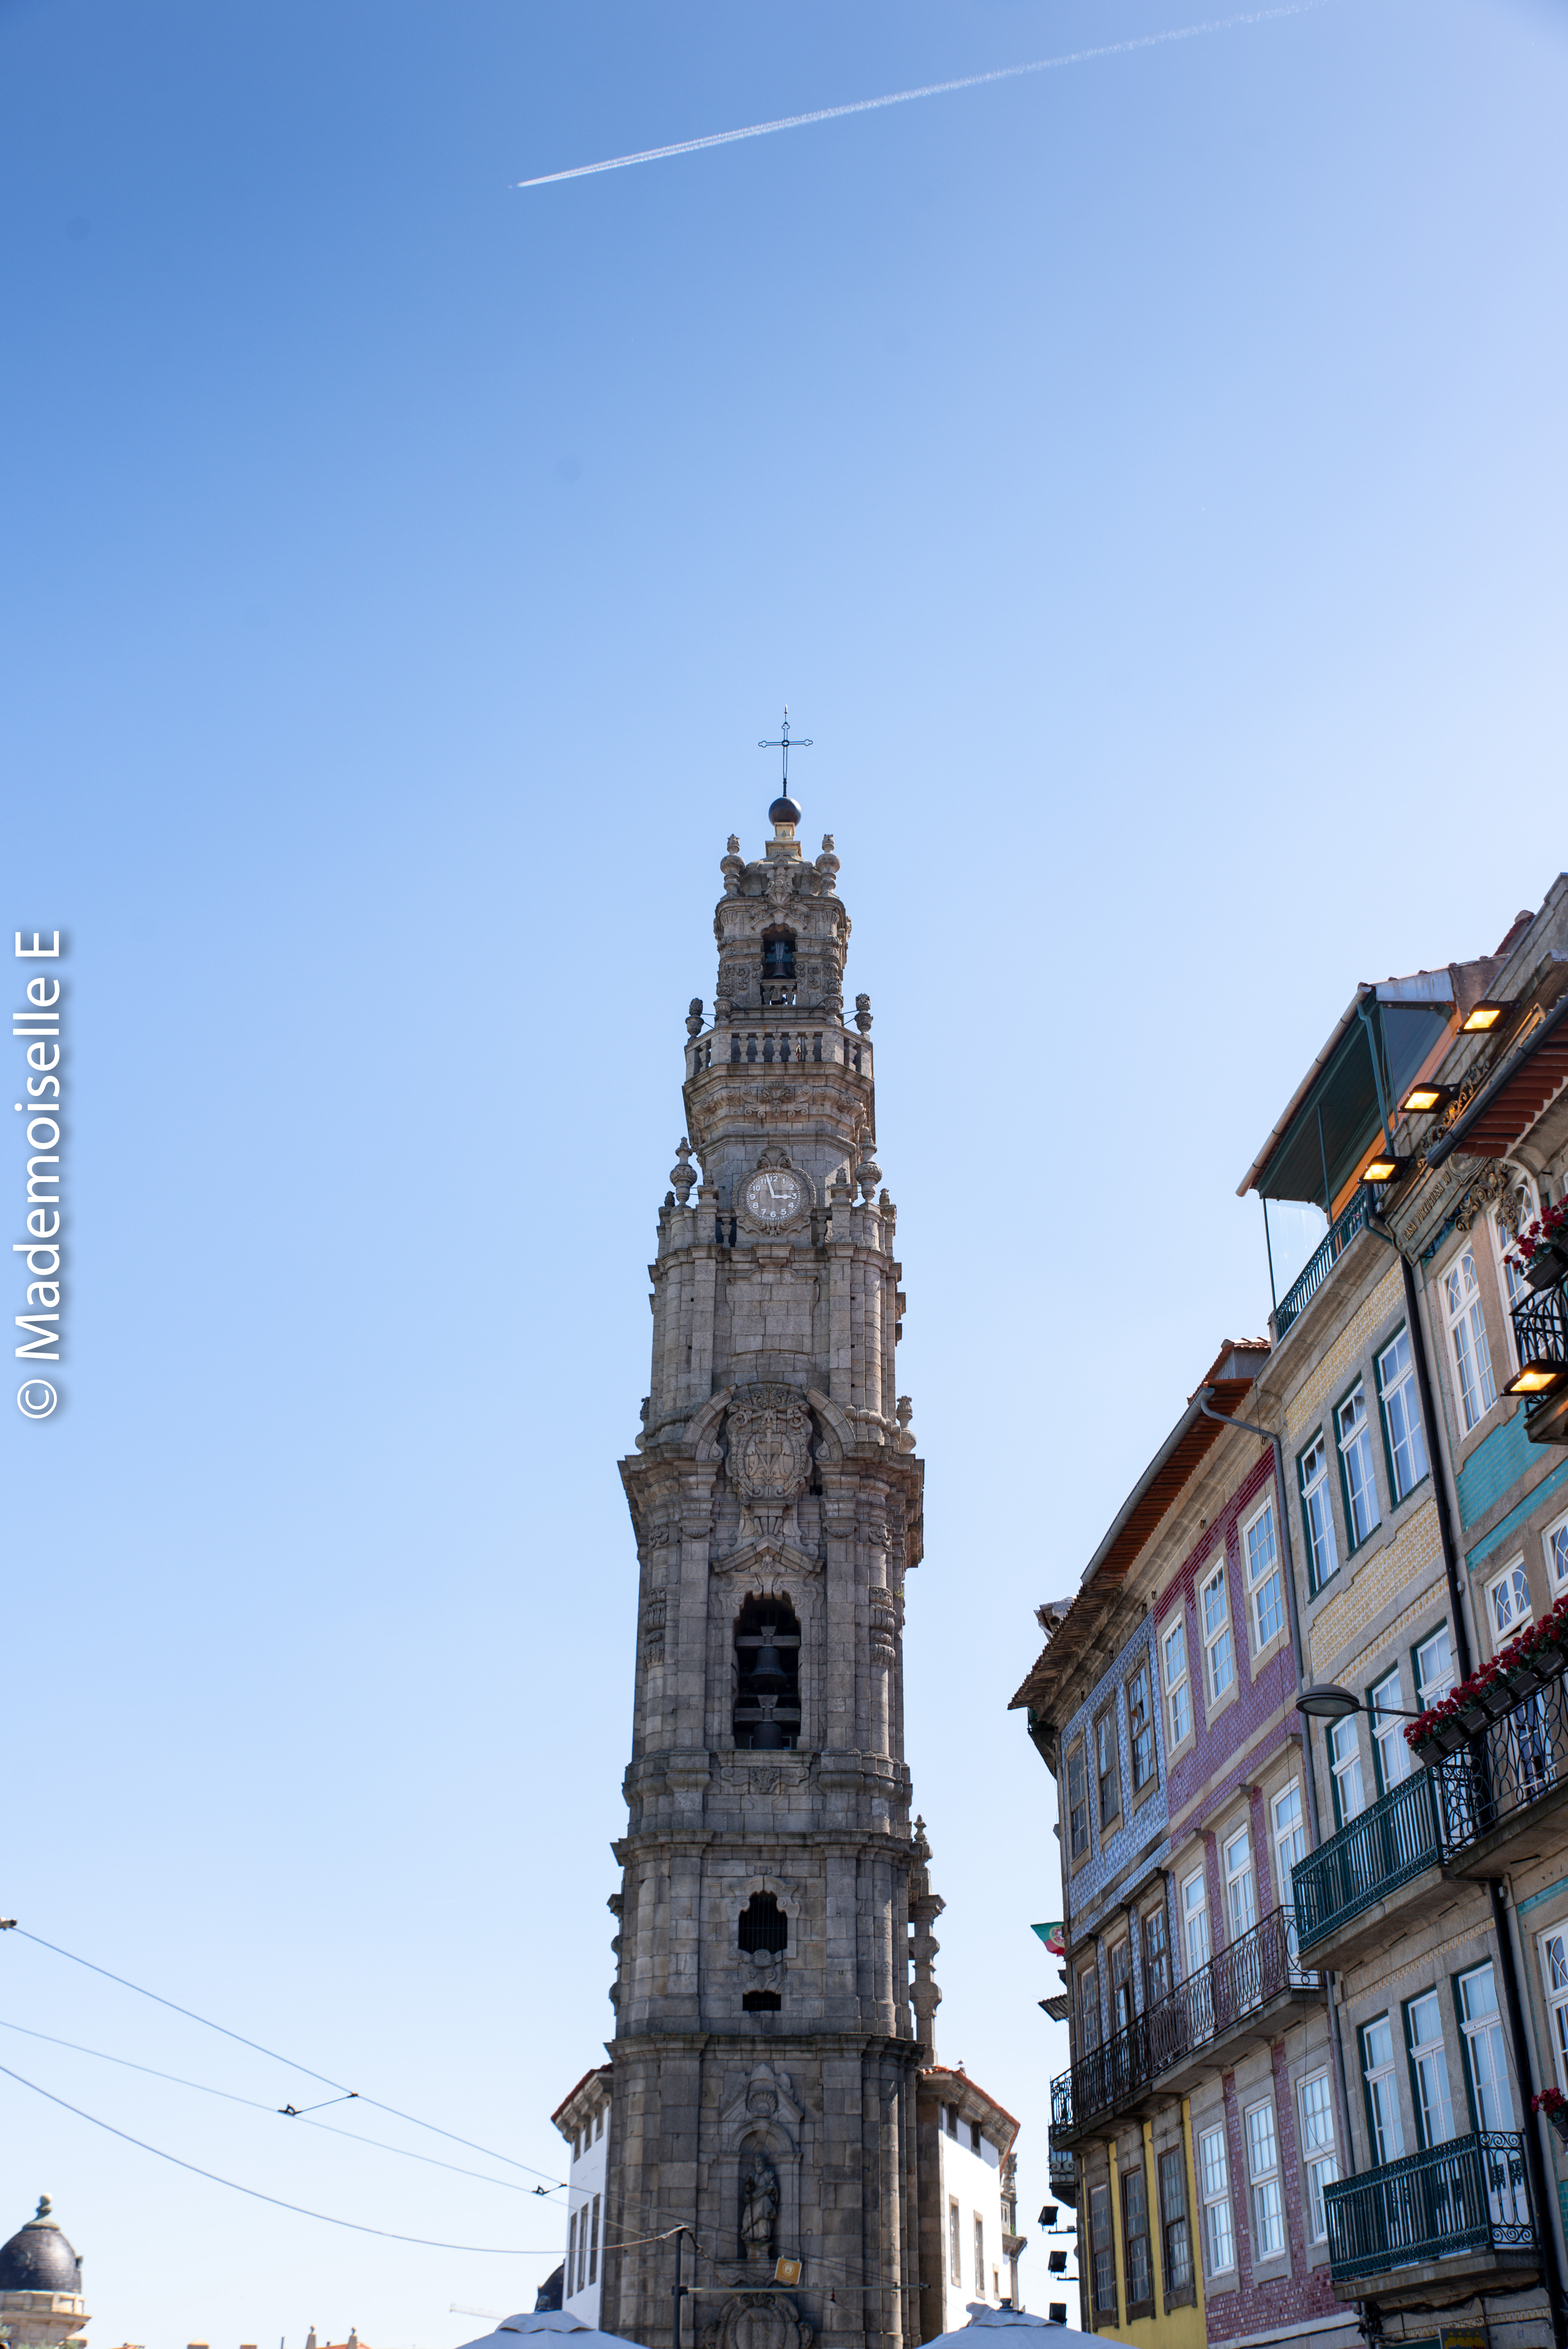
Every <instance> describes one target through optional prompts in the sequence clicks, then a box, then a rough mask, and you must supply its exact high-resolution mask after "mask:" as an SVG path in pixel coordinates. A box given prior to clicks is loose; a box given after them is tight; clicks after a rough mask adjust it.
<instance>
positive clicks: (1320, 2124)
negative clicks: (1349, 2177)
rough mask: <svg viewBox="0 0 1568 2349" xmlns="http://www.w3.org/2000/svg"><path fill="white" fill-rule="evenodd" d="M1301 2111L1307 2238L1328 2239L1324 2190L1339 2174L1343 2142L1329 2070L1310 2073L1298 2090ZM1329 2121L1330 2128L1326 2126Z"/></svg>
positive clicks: (1312, 2239) (1310, 2240)
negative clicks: (1339, 2131)
mask: <svg viewBox="0 0 1568 2349" xmlns="http://www.w3.org/2000/svg"><path fill="white" fill-rule="evenodd" d="M1296 2104H1297V2106H1298V2108H1299V2112H1300V2116H1301V2117H1300V2128H1301V2136H1300V2139H1299V2142H1300V2146H1301V2158H1302V2167H1303V2169H1304V2170H1305V2180H1306V2226H1307V2240H1308V2241H1309V2242H1314V2243H1326V2241H1327V2240H1328V2212H1327V2210H1326V2207H1325V2205H1324V2199H1323V2189H1324V2188H1325V2187H1326V2186H1332V2185H1333V2184H1334V2182H1335V2180H1336V2178H1338V2176H1339V2144H1338V2137H1337V2134H1336V2128H1335V2121H1334V2084H1333V2082H1332V2081H1331V2080H1330V2078H1329V2076H1328V2074H1327V2073H1326V2072H1310V2073H1308V2075H1307V2076H1306V2077H1305V2079H1304V2080H1303V2081H1302V2083H1301V2085H1300V2087H1299V2088H1298V2090H1297V2092H1296ZM1325 2125H1326V2126H1325Z"/></svg>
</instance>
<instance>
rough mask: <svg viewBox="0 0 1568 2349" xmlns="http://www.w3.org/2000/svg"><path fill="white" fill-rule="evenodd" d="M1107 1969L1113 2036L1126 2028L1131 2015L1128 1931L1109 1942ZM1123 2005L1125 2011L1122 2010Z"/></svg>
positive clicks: (1130, 1965) (1130, 1941)
mask: <svg viewBox="0 0 1568 2349" xmlns="http://www.w3.org/2000/svg"><path fill="white" fill-rule="evenodd" d="M1118 1961H1120V1969H1121V1973H1120V1980H1118V1978H1117V1966H1118ZM1109 1974H1110V2029H1111V2035H1112V2037H1113V2038H1114V2036H1115V2035H1116V2033H1118V2032H1119V2031H1125V2030H1126V2029H1127V2027H1128V2025H1129V2024H1130V2023H1131V2021H1132V2016H1133V2002H1132V1936H1131V1935H1130V1933H1123V1935H1122V1937H1121V1939H1120V1940H1119V1941H1113V1942H1112V1943H1111V1945H1110V1949H1109ZM1124 2005H1125V2008H1126V2012H1125V2013H1123V2011H1122V2009H1123V2006H1124Z"/></svg>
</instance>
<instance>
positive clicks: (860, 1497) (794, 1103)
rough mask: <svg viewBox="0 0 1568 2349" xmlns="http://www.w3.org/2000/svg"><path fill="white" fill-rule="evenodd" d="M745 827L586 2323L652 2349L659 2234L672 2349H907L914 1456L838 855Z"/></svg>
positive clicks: (692, 1051) (678, 1304)
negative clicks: (850, 999) (678, 2338)
mask: <svg viewBox="0 0 1568 2349" xmlns="http://www.w3.org/2000/svg"><path fill="white" fill-rule="evenodd" d="M769 820H770V822H771V824H772V831H773V836H772V838H771V839H770V840H769V841H768V842H767V843H766V845H765V847H764V850H763V854H761V855H760V856H759V857H758V858H756V859H755V860H753V861H750V862H748V860H747V859H746V858H744V857H743V856H742V855H741V854H740V843H739V842H738V840H737V839H735V838H733V837H732V838H731V840H730V843H729V850H728V854H727V855H726V856H725V857H724V858H723V860H722V862H721V865H720V870H721V871H722V873H723V874H724V895H723V896H722V897H721V898H720V900H719V903H718V906H717V912H716V914H715V917H714V929H715V933H716V935H717V940H718V985H717V1000H716V1003H715V1007H714V1018H713V1021H712V1024H711V1026H709V1025H707V1024H705V1022H704V1019H703V1007H702V1003H701V1001H700V999H698V1000H697V1001H695V1002H694V1003H693V1004H692V1007H691V1012H690V1016H689V1018H688V1019H687V1021H686V1030H687V1037H688V1041H687V1043H686V1084H685V1099H686V1133H687V1134H688V1135H689V1136H690V1141H689V1143H687V1142H686V1141H685V1140H683V1141H682V1142H681V1143H679V1145H678V1146H677V1151H676V1158H677V1162H678V1163H677V1164H676V1166H675V1167H674V1168H673V1169H672V1171H671V1175H670V1180H671V1182H672V1184H673V1185H674V1186H675V1187H674V1189H673V1190H672V1191H671V1192H670V1194H669V1195H668V1196H667V1197H666V1199H665V1204H664V1206H663V1208H662V1209H661V1210H660V1213H659V1237H658V1257H657V1261H656V1263H655V1264H654V1265H653V1266H652V1267H651V1268H650V1270H651V1274H652V1278H653V1283H654V1294H653V1299H652V1302H653V1311H654V1345H653V1376H652V1381H651V1391H650V1392H649V1395H648V1397H647V1400H646V1402H645V1403H644V1406H643V1432H642V1433H641V1434H640V1435H639V1436H638V1437H637V1439H636V1450H635V1453H634V1454H633V1455H632V1456H631V1457H630V1458H628V1459H626V1460H624V1461H623V1462H622V1464H621V1473H622V1476H623V1479H624V1484H625V1488H626V1497H627V1499H628V1501H629V1503H630V1505H631V1511H632V1521H633V1524H634V1526H635V1529H636V1538H637V1554H638V1557H639V1560H640V1562H641V1569H642V1572H641V1588H640V1595H639V1600H638V1623H637V1667H636V1696H635V1709H634V1723H633V1742H632V1761H631V1766H630V1768H629V1769H628V1771H627V1773H626V1779H625V1796H626V1801H627V1805H628V1806H629V1809H630V1813H631V1817H630V1821H629V1824H628V1827H627V1831H626V1836H625V1839H624V1842H622V1843H619V1844H617V1845H616V1847H615V1856H616V1858H617V1859H618V1860H619V1862H620V1863H621V1867H622V1869H623V1878H622V1889H621V1891H620V1892H619V1893H618V1894H617V1895H616V1896H615V1897H614V1899H613V1900H612V1901H611V1904H610V1905H611V1907H612V1909H614V1910H615V1911H616V1913H617V1915H618V1916H619V1919H620V1934H619V1938H618V1940H617V1942H616V1945H615V1946H616V1950H617V1952H618V1958H619V1970H618V1976H617V1980H616V1983H615V1987H614V1991H613V1992H612V1993H611V1995H612V1997H613V1999H614V2004H615V2036H614V2041H613V2042H612V2043H611V2045H610V2053H611V2055H612V2058H613V2064H614V2070H613V2083H614V2087H613V2094H614V2124H613V2128H612V2142H611V2148H610V2168H609V2177H608V2179H607V2183H606V2197H605V2202H606V2207H605V2222H606V2223H605V2236H604V2240H605V2249H604V2287H603V2306H602V2313H601V2317H600V2322H601V2323H602V2324H603V2326H604V2327H605V2329H606V2330H609V2331H613V2332H616V2333H623V2334H624V2335H626V2336H628V2337H629V2338H630V2339H632V2340H634V2341H638V2342H643V2343H647V2344H654V2349H666V2345H667V2344H669V2343H670V2341H671V2309H672V2302H671V2297H670V2292H671V2286H672V2283H673V2282H674V2251H673V2246H672V2244H671V2243H670V2242H668V2241H664V2242H655V2241H650V2240H646V2239H648V2238H651V2237H656V2236H659V2235H661V2234H663V2233H665V2230H668V2229H670V2228H673V2227H675V2226H676V2225H677V2224H678V2223H681V2222H684V2223H685V2224H686V2226H688V2227H689V2228H690V2229H691V2230H692V2232H693V2234H694V2235H695V2237H696V2255H695V2257H694V2255H693V2252H692V2250H691V2248H690V2246H687V2248H686V2252H685V2261H686V2264H685V2278H686V2282H687V2283H695V2284H696V2286H697V2287H698V2288H699V2290H698V2295H697V2296H696V2298H694V2299H692V2300H691V2301H689V2302H686V2317H685V2320H684V2323H685V2331H684V2336H683V2337H684V2340H685V2342H686V2344H693V2349H808V2344H811V2343H813V2342H814V2341H815V2342H820V2349H834V2344H841V2349H859V2344H861V2343H862V2342H864V2343H868V2344H872V2343H874V2344H879V2349H880V2344H888V2349H893V2344H897V2349H903V2344H913V2343H916V2342H918V2341H919V2340H920V2339H921V2337H922V2328H921V2322H920V2293H919V2289H918V2285H919V2278H918V2273H917V2256H918V2244H917V2226H916V2199H917V2189H916V2175H915V2075H916V2071H917V2069H918V2067H919V2065H920V2064H921V2063H922V2062H926V2063H929V2062H930V2060H931V2054H930V2036H931V2016H932V2012H933V2010H934V2006H935V2003H936V1999H937V1996H938V1992H937V1991H936V1988H935V1985H934V1982H933V1980H932V1978H931V1954H932V1951H934V1948H935V1943H934V1940H932V1938H931V1933H930V1922H931V1918H932V1917H933V1915H934V1913H935V1912H936V1910H937V1909H940V1907H941V1903H940V1902H939V1901H935V1900H934V1899H932V1897H931V1895H930V1891H929V1887H928V1885H927V1883H926V1880H925V1875H924V1861H925V1857H926V1854H925V1850H924V1845H923V1838H920V1839H918V1840H917V1839H916V1838H915V1837H914V1836H913V1835H912V1830H911V1825H910V1780H909V1773H908V1770H907V1769H906V1768H905V1766H904V1760H903V1664H902V1634H903V1587H904V1577H905V1575H906V1573H907V1572H908V1570H909V1568H911V1567H913V1566H915V1565H917V1564H918V1563H919V1560H920V1556H921V1547H922V1534H921V1484H922V1475H923V1468H922V1464H921V1462H920V1461H919V1460H917V1459H916V1458H915V1456H914V1438H913V1435H912V1434H911V1433H909V1420H910V1405H909V1402H908V1400H907V1398H904V1397H901V1396H898V1395H897V1394H896V1393H895V1389H896V1384H897V1381H896V1377H895V1373H894V1367H893V1353H894V1346H895V1344H896V1341H897V1339H898V1335H899V1321H900V1317H901V1315H902V1313H903V1293H902V1291H901V1289H900V1287H899V1280H900V1268H899V1266H898V1264H897V1262H896V1261H895V1259H894V1256H893V1234H894V1229H895V1224H896V1216H895V1211H894V1209H893V1207H892V1203H891V1201H890V1200H889V1197H888V1195H887V1193H886V1192H885V1191H882V1192H881V1193H880V1195H879V1193H878V1188H877V1186H878V1185H879V1183H880V1182H881V1179H882V1174H881V1169H880V1168H879V1167H878V1166H877V1164H875V1161H874V1159H873V1156H872V1151H873V1147H874V1143H875V1136H876V1109H875V1093H874V1090H873V1086H872V1047H871V1040H870V1032H869V1031H870V1029H871V1024H872V1016H871V1008H870V999H869V997H867V996H865V995H859V996H857V997H856V998H855V1012H854V1015H853V1019H852V1023H848V1024H847V1023H846V1022H845V1019H844V1017H843V1000H844V998H843V974H844V956H845V951H846V949H847V947H848V945H849V936H850V919H849V916H848V915H847V914H846V913H845V911H844V908H843V905H842V904H841V901H840V899H839V896H838V894H837V874H838V870H839V860H838V858H837V856H835V855H834V854H833V843H832V840H831V838H828V839H826V840H825V841H824V842H823V843H822V853H821V854H820V856H818V857H817V858H816V859H815V860H814V861H813V862H810V863H809V862H807V860H806V859H805V857H804V856H803V854H802V853H801V850H800V847H799V843H797V840H796V837H795V834H796V829H797V826H798V825H799V821H800V811H799V806H798V805H797V804H796V802H794V801H793V800H792V799H788V798H785V799H779V800H776V801H775V802H774V803H773V805H772V807H771V808H770V809H769ZM694 1156H695V1157H696V1159H697V1160H698V1161H699V1162H700V1165H701V1174H700V1176H699V1174H698V1173H697V1171H696V1168H695V1167H694V1166H693V1165H692V1164H689V1163H688V1162H689V1161H690V1160H691V1159H692V1158H693V1157H694ZM912 1930H913V1940H912ZM912 1966H913V1969H914V1973H913V1981H912V1977H911V1969H912ZM780 2260H783V2261H799V2262H800V2263H801V2265H800V2269H799V2282H798V2284H796V2283H794V2282H792V2280H791V2279H790V2276H789V2271H788V2270H786V2271H785V2274H784V2277H783V2280H782V2281H783V2282H784V2284H785V2285H786V2286H788V2288H787V2289H780V2284H779V2281H776V2273H775V2271H776V2264H777V2262H778V2261H780ZM764 2287H767V2288H768V2290H767V2291H766V2292H764V2289H763V2288H764Z"/></svg>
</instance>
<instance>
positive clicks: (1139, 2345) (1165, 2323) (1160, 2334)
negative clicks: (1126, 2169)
mask: <svg viewBox="0 0 1568 2349" xmlns="http://www.w3.org/2000/svg"><path fill="white" fill-rule="evenodd" d="M1181 2152H1182V2156H1183V2158H1184V2159H1185V2161H1186V2164H1187V2241H1188V2246H1189V2250H1190V2251H1191V2260H1192V2275H1193V2280H1194V2282H1195V2283H1196V2284H1197V2288H1198V2297H1197V2301H1196V2302H1195V2303H1194V2304H1192V2305H1191V2306H1189V2307H1185V2308H1173V2309H1172V2310H1171V2313H1170V2315H1169V2316H1166V2315H1163V2314H1161V2311H1162V2310H1163V2308H1164V2306H1165V2230H1164V2228H1163V2227H1162V2226H1161V2223H1160V2193H1159V2180H1158V2178H1157V2177H1156V2175H1155V2169H1154V2142H1153V2131H1152V2129H1151V2128H1150V2124H1149V2123H1148V2122H1147V2121H1145V2122H1144V2124H1143V2190H1144V2193H1145V2195H1146V2196H1147V2198H1148V2202H1149V2236H1150V2248H1151V2250H1152V2251H1153V2254H1154V2308H1155V2313H1154V2314H1153V2315H1152V2316H1140V2318H1139V2320H1138V2322H1137V2323H1136V2324H1099V2325H1097V2326H1096V2327H1095V2330H1096V2332H1098V2333H1104V2334H1105V2335H1106V2337H1107V2339H1108V2340H1111V2341H1128V2342H1130V2343H1132V2344H1134V2349H1205V2343H1206V2340H1207V2333H1206V2332H1205V2328H1204V2323H1203V2261H1202V2248H1201V2246H1200V2244H1199V2241H1198V2180H1197V2176H1196V2174H1195V2172H1194V2170H1193V2168H1192V2127H1191V2113H1190V2111H1189V2108H1188V2104H1187V2099H1186V2097H1185V2096H1183V2097H1182V2099H1181ZM1086 2207H1087V2206H1086ZM1111 2212H1112V2217H1111V2228H1110V2240H1111V2244H1112V2247H1113V2250H1114V2253H1115V2258H1116V2304H1117V2306H1118V2308H1125V2307H1126V2306H1127V2276H1126V2273H1125V2271H1124V2270H1123V2265H1122V2261H1123V2256H1124V2254H1123V2246H1122V2240H1121V2180H1120V2178H1114V2179H1113V2180H1112V2185H1111ZM1093 2258H1094V2253H1093V2251H1092V2249H1091V2250H1090V2252H1089V2260H1090V2263H1091V2264H1090V2271H1089V2272H1090V2277H1091V2279H1092V2274H1093V2267H1092V2262H1093ZM1089 2294H1090V2302H1089V2304H1090V2306H1091V2307H1092V2305H1093V2285H1092V2281H1091V2282H1090V2285H1089Z"/></svg>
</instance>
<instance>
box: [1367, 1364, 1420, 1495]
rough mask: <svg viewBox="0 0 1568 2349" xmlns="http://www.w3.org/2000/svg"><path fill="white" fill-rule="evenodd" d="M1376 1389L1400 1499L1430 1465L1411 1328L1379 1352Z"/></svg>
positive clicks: (1410, 1489) (1416, 1483)
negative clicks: (1419, 1399) (1418, 1395)
mask: <svg viewBox="0 0 1568 2349" xmlns="http://www.w3.org/2000/svg"><path fill="white" fill-rule="evenodd" d="M1377 1390H1378V1392H1379V1393H1380V1394H1381V1396H1382V1398H1383V1425H1384V1427H1385V1429H1386V1430H1387V1437H1388V1457H1389V1460H1390V1461H1391V1462H1392V1464H1393V1485H1394V1498H1395V1501H1396V1502H1399V1501H1402V1500H1403V1499H1404V1497H1405V1495H1406V1494H1407V1493H1412V1492H1414V1490H1415V1488H1416V1486H1417V1485H1418V1484H1419V1483H1420V1481H1421V1479H1422V1477H1423V1476H1425V1475H1427V1474H1428V1472H1429V1468H1430V1465H1431V1464H1430V1462H1429V1460H1428V1458H1427V1438H1426V1433H1425V1431H1424V1430H1423V1428H1422V1426H1421V1413H1420V1407H1419V1405H1418V1402H1417V1400H1416V1363H1415V1357H1414V1356H1413V1355H1412V1353H1411V1351H1410V1333H1409V1331H1408V1330H1400V1332H1399V1334H1398V1337H1397V1338H1396V1339H1395V1340H1394V1342H1393V1344H1392V1345H1390V1346H1385V1347H1384V1349H1383V1351H1382V1352H1381V1353H1380V1354H1379V1355H1378V1357H1377Z"/></svg>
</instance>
